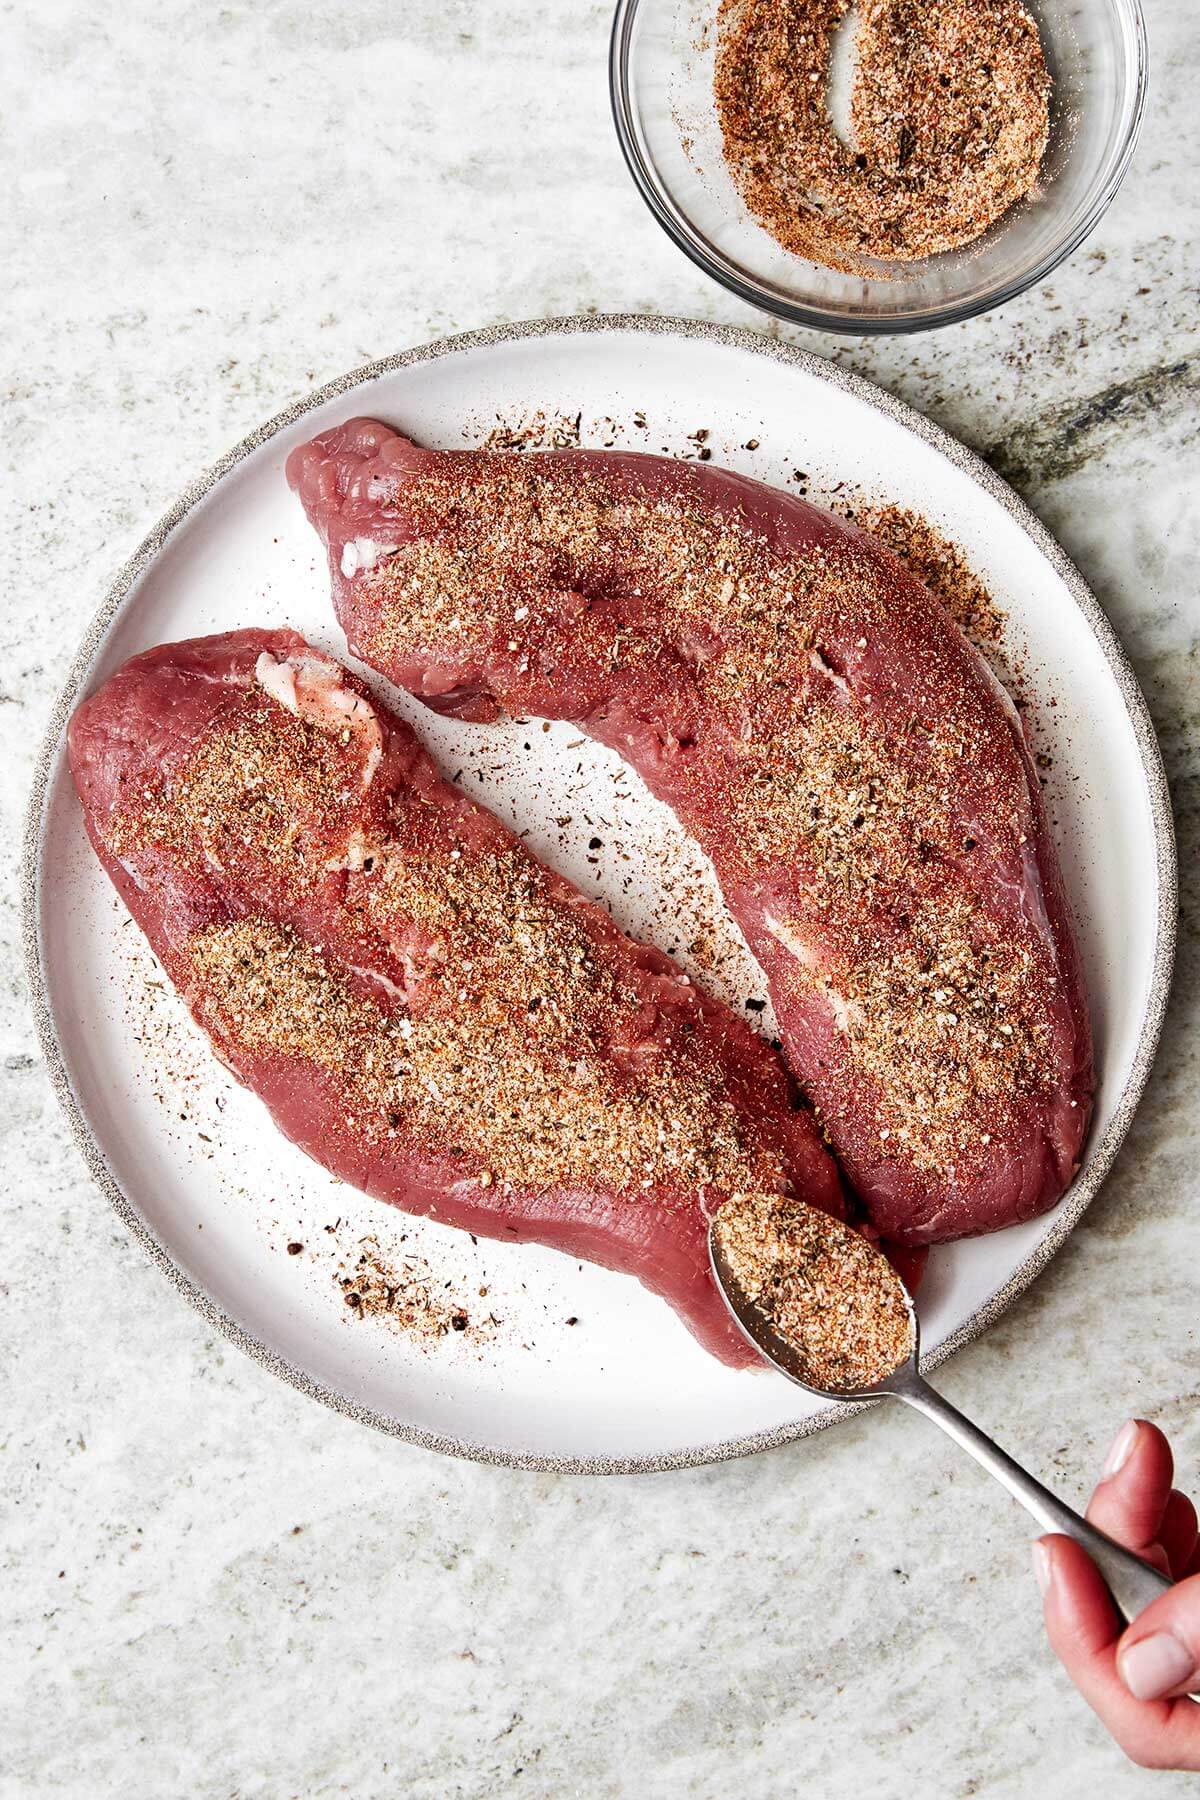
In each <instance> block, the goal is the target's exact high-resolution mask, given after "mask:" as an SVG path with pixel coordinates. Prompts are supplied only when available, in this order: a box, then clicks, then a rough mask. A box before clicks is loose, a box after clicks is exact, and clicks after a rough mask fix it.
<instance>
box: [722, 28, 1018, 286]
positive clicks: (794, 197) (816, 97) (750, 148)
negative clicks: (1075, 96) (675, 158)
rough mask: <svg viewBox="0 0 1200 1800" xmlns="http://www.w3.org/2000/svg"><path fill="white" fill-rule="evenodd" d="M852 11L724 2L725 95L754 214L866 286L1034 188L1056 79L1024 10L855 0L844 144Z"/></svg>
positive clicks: (734, 152) (971, 232) (790, 244)
mask: <svg viewBox="0 0 1200 1800" xmlns="http://www.w3.org/2000/svg"><path fill="white" fill-rule="evenodd" d="M853 3H854V0H721V5H720V10H719V15H718V39H717V59H716V75H715V97H716V104H717V113H718V117H719V121H720V126H721V132H722V137H723V140H724V152H725V158H726V161H727V162H728V164H729V167H730V169H731V172H732V174H733V176H734V179H735V181H736V182H737V184H738V187H739V189H740V191H741V193H742V196H743V198H744V200H745V202H746V204H747V206H748V207H749V208H750V211H751V212H752V213H753V214H754V215H755V217H756V218H757V219H758V220H759V221H760V223H761V224H763V225H764V226H765V227H766V229H767V230H768V231H769V232H770V233H771V235H772V236H773V237H774V238H775V239H776V240H777V241H778V242H779V243H780V244H782V245H783V246H784V248H785V249H787V250H791V251H794V252H795V253H796V254H797V255H799V256H804V257H807V258H809V259H810V260H811V261H813V262H818V263H821V264H823V265H825V266H826V267H828V268H834V269H844V270H850V271H853V272H861V273H871V272H875V273H878V271H871V269H870V266H869V263H868V262H867V260H866V259H871V260H872V261H883V262H887V261H911V260H914V259H916V258H919V257H923V256H932V255H935V254H937V253H938V252H941V251H946V250H953V249H956V248H959V247H961V246H962V245H965V244H969V243H971V242H973V241H974V239H976V238H978V237H980V236H981V235H982V234H983V232H985V231H986V230H987V228H988V227H989V226H990V225H991V224H993V223H994V222H995V220H997V219H999V218H1000V217H1001V216H1002V215H1003V214H1004V213H1005V212H1007V211H1008V209H1009V207H1011V206H1012V205H1014V204H1015V203H1016V202H1017V201H1018V200H1020V199H1022V198H1024V197H1025V196H1026V195H1028V194H1029V193H1030V192H1031V191H1032V190H1033V188H1034V187H1035V185H1036V183H1037V179H1038V171H1039V169H1040V166H1041V161H1042V156H1043V154H1044V152H1045V148H1046V143H1047V140H1048V137H1049V95H1050V78H1049V75H1048V74H1047V71H1046V63H1045V58H1044V56H1043V54H1042V46H1041V41H1040V39H1039V37H1038V31H1037V26H1036V24H1035V23H1034V20H1033V19H1032V18H1031V16H1030V14H1029V13H1028V12H1027V11H1026V9H1025V7H1024V6H1023V5H1022V4H1021V0H859V5H858V8H857V11H858V18H859V29H858V34H857V40H856V45H855V52H856V53H855V68H854V80H853V88H852V92H851V97H850V121H849V136H850V142H849V143H846V142H843V140H842V138H841V137H839V135H838V133H837V130H836V129H835V127H834V123H833V119H832V117H831V114H830V109H829V99H828V84H829V75H830V51H831V42H832V38H833V35H834V33H835V32H836V31H837V29H838V27H839V26H841V25H842V23H843V22H844V21H845V20H846V18H847V15H848V14H849V13H850V11H851V8H852V5H853Z"/></svg>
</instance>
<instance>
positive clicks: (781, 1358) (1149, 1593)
mask: <svg viewBox="0 0 1200 1800" xmlns="http://www.w3.org/2000/svg"><path fill="white" fill-rule="evenodd" d="M714 1225H715V1221H714V1224H710V1226H709V1232H708V1253H709V1258H710V1260H711V1263H712V1269H713V1274H714V1276H715V1277H716V1282H717V1286H718V1288H719V1289H720V1291H721V1294H722V1297H723V1298H724V1301H725V1304H726V1306H727V1307H728V1308H729V1310H730V1312H731V1313H732V1315H733V1318H734V1322H735V1323H736V1324H737V1326H738V1327H739V1329H740V1330H741V1332H742V1333H743V1335H744V1336H745V1337H747V1338H749V1340H750V1342H751V1343H752V1344H753V1345H754V1348H755V1349H756V1350H758V1351H759V1352H760V1354H761V1355H763V1356H765V1357H766V1359H767V1361H768V1362H770V1363H773V1364H774V1366H775V1367H776V1368H777V1369H778V1370H779V1371H780V1373H781V1374H783V1375H786V1376H787V1378H788V1380H789V1381H794V1382H795V1383H796V1385H797V1387H802V1388H803V1389H804V1390H805V1392H806V1393H809V1394H816V1395H818V1397H819V1398H820V1399H822V1400H832V1401H834V1402H836V1403H837V1404H839V1405H846V1404H848V1403H851V1402H854V1401H861V1400H873V1399H876V1398H880V1397H883V1396H885V1395H886V1396H887V1397H889V1398H890V1399H893V1400H903V1401H904V1403H905V1405H906V1406H913V1407H915V1408H916V1410H917V1411H918V1412H920V1413H924V1414H925V1417H926V1418H927V1419H932V1420H933V1422H934V1424H935V1425H940V1426H941V1428H942V1430H943V1431H944V1432H946V1434H947V1435H948V1436H949V1437H952V1438H953V1439H954V1441H955V1443H956V1444H961V1446H962V1448H963V1449H964V1450H965V1451H966V1452H967V1454H968V1455H969V1456H973V1457H974V1458H975V1461H976V1462H977V1463H979V1464H981V1465H982V1467H983V1468H985V1469H986V1470H987V1472H988V1474H989V1475H994V1476H995V1478H996V1480H997V1481H998V1482H1000V1484H1001V1486H1002V1487H1006V1488H1007V1489H1008V1491H1009V1493H1010V1494H1011V1495H1012V1497H1013V1499H1014V1500H1019V1501H1020V1502H1021V1505H1022V1506H1023V1507H1024V1508H1025V1510H1026V1512H1029V1513H1032V1515H1033V1517H1034V1518H1035V1519H1036V1520H1037V1522H1038V1524H1039V1526H1040V1527H1041V1529H1042V1530H1043V1531H1055V1532H1061V1533H1062V1535H1063V1536H1064V1537H1070V1538H1074V1539H1075V1542H1076V1543H1077V1544H1081V1545H1082V1546H1083V1548H1084V1549H1085V1550H1086V1551H1087V1553H1088V1555H1089V1556H1090V1557H1091V1559H1092V1561H1093V1562H1094V1563H1095V1564H1096V1567H1097V1568H1098V1569H1099V1570H1100V1573H1101V1575H1103V1577H1104V1580H1105V1581H1106V1583H1107V1584H1108V1590H1109V1593H1110V1594H1111V1595H1112V1598H1113V1602H1114V1604H1115V1605H1116V1608H1117V1610H1118V1612H1119V1613H1120V1614H1121V1615H1122V1617H1123V1619H1124V1621H1125V1623H1126V1624H1129V1623H1131V1622H1132V1620H1133V1619H1135V1618H1136V1617H1137V1615H1138V1614H1139V1613H1140V1612H1141V1611H1142V1610H1143V1609H1144V1608H1145V1607H1147V1606H1149V1604H1150V1602H1151V1601H1152V1600H1156V1599H1157V1598H1158V1596H1159V1595H1160V1594H1163V1593H1165V1592H1166V1590H1167V1589H1168V1588H1169V1587H1170V1586H1171V1582H1170V1580H1169V1579H1168V1577H1167V1576H1166V1575H1163V1574H1161V1573H1160V1571H1159V1570H1158V1569H1156V1568H1153V1567H1152V1566H1151V1564H1150V1563H1148V1562H1144V1561H1143V1560H1142V1558H1141V1557H1140V1556H1135V1555H1134V1554H1133V1552H1132V1551H1131V1550H1126V1549H1125V1547H1124V1545H1123V1544H1118V1543H1116V1542H1115V1541H1114V1540H1113V1539H1112V1538H1110V1537H1108V1536H1107V1535H1106V1534H1105V1533H1104V1532H1103V1531H1097V1529H1096V1527H1095V1526H1094V1525H1089V1524H1088V1522H1087V1520H1086V1519H1084V1518H1081V1516H1080V1515H1079V1513H1077V1512H1075V1511H1074V1510H1073V1509H1072V1508H1071V1507H1069V1506H1067V1505H1066V1504H1065V1502H1064V1501H1062V1500H1060V1499H1059V1498H1058V1496H1057V1495H1056V1494H1052V1493H1051V1492H1050V1490H1049V1488H1045V1487H1043V1486H1042V1484H1041V1482H1040V1481H1035V1480H1034V1478H1033V1476H1032V1475H1030V1474H1029V1473H1028V1471H1027V1470H1025V1469H1023V1468H1022V1467H1021V1465H1020V1463H1018V1462H1014V1461H1013V1459H1012V1457H1011V1456H1009V1455H1008V1454H1007V1453H1006V1452H1005V1451H1003V1450H1001V1448H1000V1447H999V1445H998V1444H994V1443H993V1442H992V1440H991V1438H990V1437H987V1436H986V1435H985V1434H984V1433H983V1432H982V1431H980V1429H979V1427H978V1425H974V1424H972V1422H971V1420H970V1419H968V1418H966V1417H965V1416H964V1414H962V1413H960V1412H959V1410H958V1408H957V1407H955V1406H951V1404H950V1402H949V1401H948V1400H944V1399H943V1398H942V1396H941V1395H940V1394H939V1393H937V1392H936V1391H935V1390H934V1389H933V1388H931V1387H930V1385H929V1383H928V1382H927V1381H926V1380H925V1378H924V1376H923V1375H922V1374H921V1372H920V1366H919V1364H920V1352H921V1328H920V1323H919V1321H918V1319H917V1312H916V1308H915V1306H914V1305H913V1300H912V1295H911V1294H910V1293H909V1292H908V1290H907V1288H906V1287H904V1284H903V1282H902V1281H901V1280H900V1277H899V1276H898V1275H897V1276H896V1286H897V1288H898V1289H899V1290H900V1291H901V1292H902V1293H903V1295H904V1299H905V1301H906V1303H907V1306H908V1316H909V1319H910V1321H911V1327H912V1334H911V1340H910V1342H911V1350H910V1353H909V1356H908V1358H907V1360H906V1361H905V1362H903V1363H901V1364H900V1366H899V1367H898V1368H896V1369H894V1370H893V1371H892V1373H891V1374H890V1375H889V1376H887V1378H886V1379H885V1380H883V1381H879V1382H876V1383H875V1385H874V1386H873V1387H865V1388H856V1389H847V1390H844V1391H836V1390H830V1389H828V1388H819V1387H813V1386H812V1385H811V1384H810V1383H809V1382H807V1381H805V1380H804V1378H803V1375H802V1374H800V1373H799V1372H798V1370H799V1369H800V1368H801V1366H802V1364H801V1359H800V1357H799V1355H798V1353H797V1351H796V1349H795V1347H794V1346H793V1345H792V1344H790V1343H789V1342H788V1340H787V1339H786V1338H784V1337H782V1336H780V1334H779V1333H778V1332H777V1331H776V1330H775V1328H774V1326H773V1325H772V1323H771V1320H770V1318H769V1316H768V1315H767V1313H766V1312H764V1311H763V1309H762V1308H761V1307H760V1306H757V1305H756V1304H755V1303H754V1301H752V1300H750V1299H749V1298H748V1297H747V1295H746V1294H745V1293H744V1291H743V1290H742V1289H741V1287H740V1286H739V1285H738V1282H737V1280H736V1278H735V1277H734V1275H733V1273H732V1271H731V1270H730V1268H729V1266H728V1264H727V1263H726V1261H725V1259H724V1257H723V1255H722V1253H721V1248H720V1244H719V1242H718V1240H717V1237H716V1235H715V1231H714Z"/></svg>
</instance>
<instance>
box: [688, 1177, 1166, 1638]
mask: <svg viewBox="0 0 1200 1800" xmlns="http://www.w3.org/2000/svg"><path fill="white" fill-rule="evenodd" d="M708 1243H709V1255H710V1258H711V1262H712V1270H713V1275H714V1278H715V1280H716V1283H717V1286H718V1288H719V1289H720V1292H721V1294H722V1296H723V1297H724V1300H725V1304H726V1305H727V1306H728V1308H729V1310H730V1312H731V1314H732V1315H733V1318H734V1321H735V1323H736V1324H737V1326H738V1328H739V1329H740V1330H741V1331H742V1333H743V1334H744V1335H745V1336H746V1337H747V1338H748V1339H749V1341H750V1342H751V1343H752V1344H753V1345H754V1347H755V1349H756V1350H758V1351H759V1353H760V1354H761V1355H762V1356H764V1357H765V1358H766V1360H767V1361H768V1362H769V1363H771V1364H772V1365H773V1366H774V1367H775V1368H776V1369H778V1370H779V1372H780V1374H782V1375H786V1376H787V1378H788V1380H789V1381H794V1382H795V1383H796V1385H797V1386H798V1387H801V1388H804V1389H805V1391H806V1392H807V1393H810V1394H816V1395H818V1396H819V1397H820V1398H821V1399H823V1400H831V1401H834V1402H835V1403H837V1404H840V1405H845V1406H850V1405H853V1404H857V1403H861V1402H864V1401H872V1400H879V1399H885V1398H888V1399H893V1400H902V1401H903V1402H904V1404H905V1405H906V1406H911V1407H914V1408H915V1409H916V1411H917V1412H920V1413H924V1415H925V1417H926V1418H927V1419H932V1420H933V1422H934V1424H935V1425H939V1426H940V1427H941V1429H942V1430H943V1431H944V1432H945V1433H946V1434H947V1436H948V1437H951V1438H953V1439H954V1441H955V1443H956V1444H958V1445H960V1447H961V1448H962V1449H963V1450H965V1451H966V1452H967V1454H968V1455H969V1456H972V1457H974V1459H975V1461H976V1462H977V1463H979V1464H980V1465H981V1466H982V1467H983V1468H985V1469H986V1470H987V1472H988V1474H989V1475H992V1476H994V1477H995V1479H996V1480H997V1481H998V1482H1000V1484H1001V1486H1002V1487H1005V1488H1007V1490H1008V1492H1009V1493H1010V1494H1011V1495H1012V1497H1013V1498H1014V1499H1015V1500H1019V1501H1020V1503H1021V1505H1022V1506H1023V1507H1024V1508H1025V1510H1026V1511H1027V1512H1029V1513H1030V1514H1032V1516H1033V1518H1035V1519H1036V1520H1037V1522H1038V1525H1039V1527H1040V1528H1041V1530H1042V1531H1053V1532H1061V1533H1062V1534H1063V1535H1064V1536H1066V1537H1071V1538H1074V1539H1075V1541H1076V1542H1077V1543H1078V1544H1080V1545H1082V1547H1083V1548H1084V1549H1085V1550H1086V1551H1087V1553H1088V1555H1089V1556H1090V1557H1091V1558H1092V1561H1093V1562H1094V1563H1095V1564H1096V1566H1097V1568H1098V1569H1099V1570H1100V1572H1101V1574H1102V1575H1103V1577H1104V1579H1105V1581H1106V1582H1107V1584H1108V1588H1109V1591H1110V1593H1111V1594H1112V1597H1113V1600H1114V1602H1115V1604H1116V1606H1117V1608H1118V1610H1119V1611H1120V1612H1121V1614H1122V1615H1123V1617H1124V1618H1125V1620H1126V1621H1127V1622H1128V1621H1131V1620H1132V1619H1134V1618H1136V1616H1137V1615H1138V1613H1140V1612H1141V1611H1142V1610H1143V1609H1144V1608H1145V1607H1147V1606H1148V1605H1149V1604H1150V1602H1151V1601H1152V1600H1154V1599H1156V1598H1157V1597H1158V1595H1159V1594H1161V1593H1163V1592H1165V1590H1166V1589H1167V1588H1168V1587H1170V1585H1171V1583H1170V1581H1169V1579H1168V1578H1167V1577H1166V1576H1165V1575H1163V1574H1161V1573H1160V1572H1159V1570H1158V1569H1156V1568H1154V1567H1152V1565H1151V1564H1150V1563H1147V1562H1143V1560H1142V1559H1141V1557H1139V1556H1135V1555H1134V1554H1133V1553H1132V1552H1131V1551H1129V1550H1126V1549H1125V1548H1124V1547H1123V1546H1122V1545H1121V1544H1118V1543H1115V1542H1114V1541H1113V1539H1112V1538H1110V1537H1107V1536H1106V1535H1105V1534H1104V1532H1102V1531H1098V1530H1097V1529H1096V1527H1095V1526H1094V1525H1090V1524H1089V1523H1088V1521H1087V1520H1086V1519H1084V1518H1083V1517H1081V1515H1080V1514H1079V1513H1077V1512H1075V1511H1074V1509H1073V1508H1072V1507H1070V1506H1068V1505H1067V1504H1066V1503H1065V1502H1064V1501H1062V1500H1060V1499H1059V1498H1058V1496H1057V1495H1056V1494H1053V1493H1051V1492H1050V1490H1049V1489H1048V1488H1046V1487H1043V1486H1042V1484H1041V1482H1040V1481H1037V1480H1035V1479H1034V1477H1033V1476H1032V1475H1030V1474H1029V1472H1028V1470H1026V1469H1023V1468H1022V1467H1021V1465H1020V1463H1018V1462H1015V1461H1014V1460H1013V1458H1012V1457H1011V1456H1009V1455H1008V1454H1007V1452H1006V1451H1004V1450H1002V1449H1000V1447H999V1445H998V1444H995V1443H994V1442H993V1441H992V1439H991V1438H989V1437H988V1436H987V1435H986V1434H985V1433H984V1432H982V1431H981V1430H980V1429H979V1427H978V1426H977V1425H975V1424H974V1423H973V1422H972V1421H971V1420H970V1419H968V1418H967V1417H966V1416H965V1414H963V1413H961V1412H959V1410H958V1408H957V1407H955V1406H952V1405H951V1404H950V1402H949V1401H948V1400H946V1399H944V1398H943V1397H942V1395H941V1394H939V1393H938V1392H937V1391H936V1390H935V1389H934V1388H932V1387H930V1385H929V1383H928V1382H927V1381H926V1380H925V1378H924V1376H923V1375H922V1374H921V1368H920V1360H921V1330H920V1322H919V1320H918V1318H917V1309H916V1306H915V1305H914V1303H913V1299H912V1296H911V1295H910V1293H909V1292H908V1289H907V1288H906V1287H905V1285H904V1283H903V1281H902V1280H901V1278H900V1276H899V1275H898V1274H897V1272H896V1270H895V1269H894V1268H893V1267H892V1264H891V1263H890V1262H889V1261H888V1259H887V1257H886V1256H884V1255H883V1253H882V1251H880V1250H879V1249H878V1248H877V1247H876V1246H875V1245H874V1244H873V1243H871V1242H870V1241H869V1240H868V1239H867V1238H865V1237H864V1236H862V1234H861V1233H859V1232H857V1231H855V1230H854V1229H853V1228H852V1227H851V1226H849V1225H845V1224H843V1223H842V1222H841V1221H840V1220H839V1219H835V1218H832V1217H830V1216H829V1215H828V1214H826V1213H824V1212H820V1211H818V1210H817V1209H816V1208H815V1207H812V1206H808V1205H806V1204H805V1203H804V1202H803V1201H801V1200H796V1199H792V1198H790V1197H787V1196H783V1195H779V1194H764V1193H752V1194H735V1195H734V1196H732V1198H730V1199H729V1200H727V1201H726V1202H725V1204H724V1205H723V1206H722V1207H721V1208H720V1209H719V1210H718V1212H717V1213H716V1214H715V1215H714V1217H713V1219H712V1221H711V1223H710V1226H709V1234H708Z"/></svg>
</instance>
